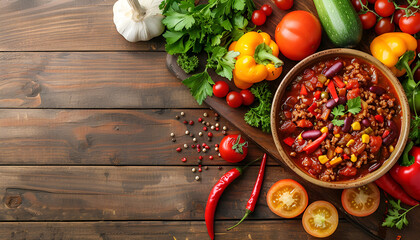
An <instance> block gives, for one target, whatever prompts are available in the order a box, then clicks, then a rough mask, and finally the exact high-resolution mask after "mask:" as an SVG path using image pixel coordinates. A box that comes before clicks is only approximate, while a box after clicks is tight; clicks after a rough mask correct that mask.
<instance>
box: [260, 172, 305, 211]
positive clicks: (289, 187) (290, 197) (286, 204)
mask: <svg viewBox="0 0 420 240" xmlns="http://www.w3.org/2000/svg"><path fill="white" fill-rule="evenodd" d="M267 205H268V207H269V208H270V210H271V211H272V212H273V213H275V214H276V215H278V216H280V217H284V218H294V217H296V216H298V215H300V214H301V213H302V212H303V211H304V210H305V208H306V206H308V193H307V192H306V190H305V188H304V187H302V185H300V184H299V183H298V182H296V181H295V180H292V179H282V180H280V181H278V182H276V183H274V184H273V186H271V188H270V190H268V192H267Z"/></svg>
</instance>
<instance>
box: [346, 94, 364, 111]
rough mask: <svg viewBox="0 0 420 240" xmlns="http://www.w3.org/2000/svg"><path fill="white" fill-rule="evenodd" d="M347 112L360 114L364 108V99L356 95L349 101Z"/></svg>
mask: <svg viewBox="0 0 420 240" xmlns="http://www.w3.org/2000/svg"><path fill="white" fill-rule="evenodd" d="M347 107H348V109H347V112H349V113H351V114H354V115H356V114H358V113H359V112H360V110H362V101H361V99H360V97H356V98H353V99H350V100H348V101H347Z"/></svg>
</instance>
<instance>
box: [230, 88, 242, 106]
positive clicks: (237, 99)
mask: <svg viewBox="0 0 420 240" xmlns="http://www.w3.org/2000/svg"><path fill="white" fill-rule="evenodd" d="M226 102H227V104H228V105H229V106H230V107H233V108H237V107H240V106H241V105H242V103H243V99H242V96H241V94H240V93H238V92H234V91H232V92H230V93H228V95H227V96H226Z"/></svg>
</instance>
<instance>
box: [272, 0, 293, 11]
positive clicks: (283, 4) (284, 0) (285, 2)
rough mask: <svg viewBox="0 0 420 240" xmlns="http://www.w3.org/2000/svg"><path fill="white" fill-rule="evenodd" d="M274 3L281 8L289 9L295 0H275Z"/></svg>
mask: <svg viewBox="0 0 420 240" xmlns="http://www.w3.org/2000/svg"><path fill="white" fill-rule="evenodd" d="M274 3H275V4H276V6H277V7H278V8H280V9H281V10H289V9H291V8H292V6H293V0H274Z"/></svg>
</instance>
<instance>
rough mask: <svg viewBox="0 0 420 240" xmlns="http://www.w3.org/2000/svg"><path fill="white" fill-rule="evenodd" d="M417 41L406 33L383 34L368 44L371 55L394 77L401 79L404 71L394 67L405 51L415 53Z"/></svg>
mask: <svg viewBox="0 0 420 240" xmlns="http://www.w3.org/2000/svg"><path fill="white" fill-rule="evenodd" d="M416 48H417V40H416V39H415V38H414V37H413V36H411V35H410V34H408V33H402V32H391V33H384V34H382V35H379V36H377V37H376V38H375V39H373V41H372V43H371V44H370V52H371V53H372V55H373V56H374V57H375V58H377V59H378V60H379V61H381V62H382V63H383V64H385V65H386V66H387V67H388V68H389V69H391V71H392V73H394V75H395V76H397V77H401V76H402V75H404V74H405V70H398V69H397V68H396V67H395V64H397V62H398V59H399V58H400V57H401V56H402V55H403V54H404V53H405V52H407V51H416Z"/></svg>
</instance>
